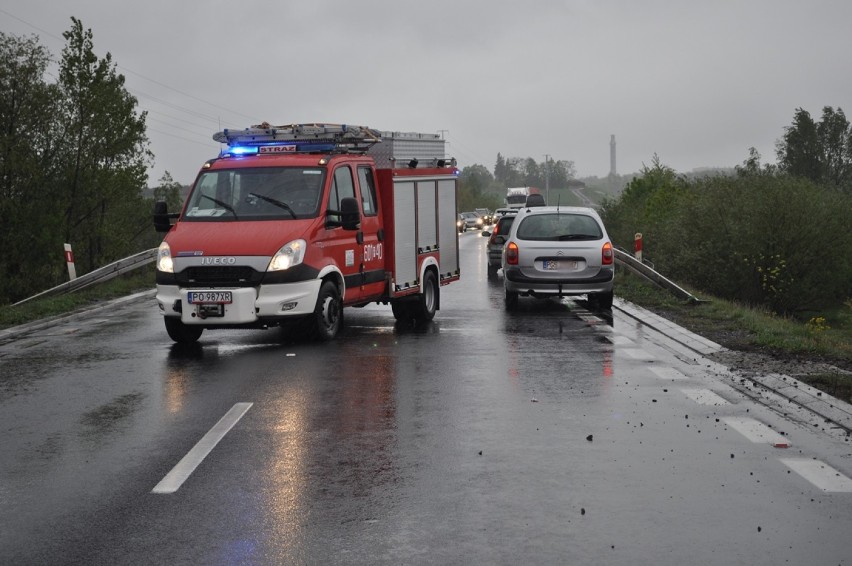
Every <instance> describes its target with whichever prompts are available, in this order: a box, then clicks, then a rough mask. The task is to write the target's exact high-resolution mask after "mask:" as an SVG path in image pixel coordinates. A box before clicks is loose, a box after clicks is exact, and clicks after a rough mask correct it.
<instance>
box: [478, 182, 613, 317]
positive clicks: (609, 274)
mask: <svg viewBox="0 0 852 566" xmlns="http://www.w3.org/2000/svg"><path fill="white" fill-rule="evenodd" d="M498 212H499V211H498ZM482 235H483V236H486V237H488V244H487V246H486V261H487V266H488V278H489V279H492V280H493V279H496V277H497V273H498V270H500V269H502V270H503V290H504V303H505V307H506V310H509V311H511V310H515V309H516V308H517V307H518V302H519V300H520V297H531V298H534V299H547V298H551V297H564V296H578V295H585V296H586V298H587V299H588V301H589V303H590V304H591V305H592V306H594V307H596V308H600V309H605V310H607V309H611V308H612V301H613V280H614V278H615V253H614V250H613V247H612V241H611V240H610V238H609V235H608V234H607V231H606V228H605V226H604V223H603V220H602V219H601V217H600V216H599V215H598V213H597V212H596V211H595V210H594V209H592V208H586V207H566V206H544V201H543V199H538V200H537V201H535V202H529V201H528V202H527V205H526V206H524V207H521V208H519V209H510V210H507V211H506V212H505V213H504V214H502V216H497V218H496V221H495V223H494V227H493V229H492V230H491V231H483V232H482Z"/></svg>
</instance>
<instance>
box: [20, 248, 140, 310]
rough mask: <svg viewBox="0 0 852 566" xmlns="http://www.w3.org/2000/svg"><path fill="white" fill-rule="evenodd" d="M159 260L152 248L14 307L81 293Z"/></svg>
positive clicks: (25, 300)
mask: <svg viewBox="0 0 852 566" xmlns="http://www.w3.org/2000/svg"><path fill="white" fill-rule="evenodd" d="M156 259H157V248H151V249H150V250H145V251H144V252H139V253H138V254H134V255H132V256H130V257H126V258H124V259H120V260H118V261H116V262H114V263H111V264H109V265H107V266H104V267H99V268H98V269H95V270H94V271H91V272H89V273H86V274H85V275H81V276H80V277H77V278H76V279H74V280H72V281H66V282H65V283H62V284H61V285H57V286H56V287H53V288H51V289H48V290H47V291H42V292H41V293H39V294H37V295H33V296H32V297H28V298H26V299H23V300H21V301H18V302H17V303H13V304H12V306H13V307H14V306H17V305H20V304H23V303H26V302H28V301H32V300H34V299H43V298H45V297H50V296H53V295H60V294H62V293H72V292H74V291H79V290H80V289H85V288H86V287H89V286H91V285H95V284H97V283H103V282H104V281H109V280H110V279H112V278H113V277H117V276H119V275H121V274H122V273H127V272H128V271H133V270H134V269H138V268H140V267H142V266H144V265H147V264H149V263H153V262H154V260H156Z"/></svg>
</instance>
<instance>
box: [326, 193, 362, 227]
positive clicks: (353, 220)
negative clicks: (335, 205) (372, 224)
mask: <svg viewBox="0 0 852 566" xmlns="http://www.w3.org/2000/svg"><path fill="white" fill-rule="evenodd" d="M328 215H329V219H328V222H327V225H328V226H342V227H343V229H344V230H357V229H358V227H359V226H360V224H361V210H360V209H359V208H358V201H357V200H356V199H355V198H354V197H345V198H343V199H341V200H340V210H329V211H328ZM334 217H336V218H334Z"/></svg>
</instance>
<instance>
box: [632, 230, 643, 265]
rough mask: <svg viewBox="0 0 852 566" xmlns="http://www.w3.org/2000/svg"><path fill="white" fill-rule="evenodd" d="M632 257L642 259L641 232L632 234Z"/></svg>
mask: <svg viewBox="0 0 852 566" xmlns="http://www.w3.org/2000/svg"><path fill="white" fill-rule="evenodd" d="M633 257H635V258H636V259H637V260H638V261H640V262H641V261H642V233H641V232H636V235H635V236H633Z"/></svg>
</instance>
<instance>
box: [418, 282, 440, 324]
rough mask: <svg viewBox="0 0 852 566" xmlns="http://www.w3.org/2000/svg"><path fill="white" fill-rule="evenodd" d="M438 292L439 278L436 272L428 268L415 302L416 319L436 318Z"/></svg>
mask: <svg viewBox="0 0 852 566" xmlns="http://www.w3.org/2000/svg"><path fill="white" fill-rule="evenodd" d="M438 293H439V290H438V279H437V278H436V277H435V272H434V271H432V270H427V271H426V273H425V275H423V285H422V287H421V289H420V295H418V297H417V302H416V303H415V305H416V306H415V308H414V319H415V320H417V321H418V322H425V321H429V320H432V319H433V318H435V311H437V310H438V299H439V294H438Z"/></svg>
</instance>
